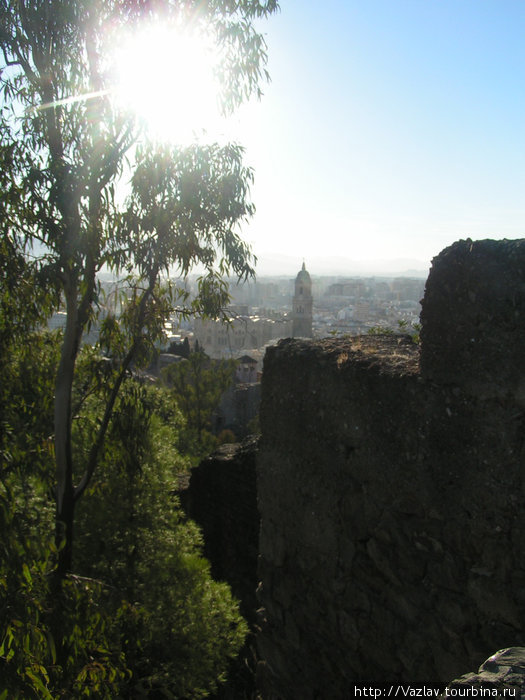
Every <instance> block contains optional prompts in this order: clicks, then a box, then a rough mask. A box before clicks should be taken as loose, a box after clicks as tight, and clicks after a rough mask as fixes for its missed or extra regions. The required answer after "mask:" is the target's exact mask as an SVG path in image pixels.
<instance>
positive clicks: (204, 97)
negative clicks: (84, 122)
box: [113, 24, 224, 143]
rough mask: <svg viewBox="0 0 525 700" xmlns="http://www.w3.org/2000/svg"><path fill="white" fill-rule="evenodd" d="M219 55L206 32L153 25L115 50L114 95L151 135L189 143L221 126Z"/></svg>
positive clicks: (166, 139) (132, 35) (137, 33)
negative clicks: (192, 31)
mask: <svg viewBox="0 0 525 700" xmlns="http://www.w3.org/2000/svg"><path fill="white" fill-rule="evenodd" d="M219 60H220V56H219V54H218V50H217V47H216V46H215V45H214V43H213V41H212V40H211V39H210V38H208V37H206V36H204V35H202V34H196V33H190V32H184V31H182V30H173V29H170V28H169V27H167V26H163V25H160V24H156V25H151V26H148V27H146V28H143V29H141V30H140V31H139V32H136V33H134V34H131V35H129V36H128V37H127V38H126V39H125V40H123V41H122V44H121V45H120V46H119V48H118V49H116V50H115V52H114V77H113V80H114V85H115V88H114V96H115V98H116V100H117V101H118V103H119V104H120V105H121V106H122V107H124V108H125V109H128V110H132V111H133V112H134V113H135V114H136V115H137V116H138V117H139V119H140V120H141V121H142V122H143V123H144V125H145V127H146V129H147V130H148V132H149V134H150V135H151V136H152V137H153V138H156V139H159V140H162V141H172V142H180V143H185V142H188V141H191V140H194V139H195V138H196V136H197V135H199V134H202V133H203V132H206V133H208V132H215V131H217V130H220V125H221V123H222V121H223V120H224V119H223V117H222V115H221V112H220V107H219V94H220V85H219V82H218V79H217V78H216V76H215V72H216V68H217V66H218V64H219Z"/></svg>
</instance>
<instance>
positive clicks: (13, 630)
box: [0, 486, 140, 700]
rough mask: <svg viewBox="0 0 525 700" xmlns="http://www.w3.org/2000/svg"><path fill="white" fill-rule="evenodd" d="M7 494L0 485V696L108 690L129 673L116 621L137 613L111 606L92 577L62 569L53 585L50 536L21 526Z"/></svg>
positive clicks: (109, 693) (16, 505) (106, 693)
mask: <svg viewBox="0 0 525 700" xmlns="http://www.w3.org/2000/svg"><path fill="white" fill-rule="evenodd" d="M12 495H13V494H12V493H9V490H8V489H6V488H5V487H4V486H0V527H1V529H2V547H1V556H0V599H1V600H2V604H1V606H0V679H1V681H0V698H2V700H4V699H5V700H11V699H16V698H20V700H27V699H28V698H49V699H51V698H59V697H64V694H65V695H67V696H68V697H93V696H96V697H99V698H108V700H109V699H110V698H114V697H116V696H117V695H118V692H119V688H120V687H121V685H122V683H123V681H124V680H125V679H127V678H129V675H130V672H129V670H128V669H127V668H126V664H125V657H124V654H123V652H122V650H121V649H120V634H121V633H120V630H119V627H120V625H121V624H123V622H124V620H125V621H126V624H127V625H128V626H129V624H130V622H131V621H132V620H134V619H135V618H137V617H138V616H140V613H139V612H138V611H136V610H135V611H134V610H132V609H131V607H130V606H129V605H126V604H122V605H120V606H119V605H116V606H114V605H113V603H112V601H111V599H110V598H109V597H108V595H107V587H105V586H103V585H102V584H101V583H99V582H97V581H92V580H88V579H81V578H79V577H76V576H69V577H68V578H67V579H66V580H64V581H63V582H62V584H61V585H60V588H59V589H57V588H56V587H54V586H53V581H54V580H55V579H54V578H53V575H52V574H53V571H54V568H55V566H56V560H57V557H56V555H57V552H56V548H55V544H54V541H53V540H52V539H50V538H49V537H48V540H47V541H46V540H42V539H41V538H38V537H35V536H34V533H30V534H28V533H27V530H26V527H25V526H27V523H24V520H25V518H26V514H25V513H24V510H23V508H21V505H22V504H21V503H20V502H19V501H17V500H16V499H15V500H14V499H13V498H12ZM34 500H35V504H34V505H35V506H36V505H38V502H40V503H42V498H39V497H35V499H34ZM44 505H45V504H44ZM31 535H32V536H31ZM57 597H60V598H61V599H62V605H61V607H60V610H61V612H60V618H57V617H56V615H55V614H54V611H55V609H56V608H55V601H56V598H57Z"/></svg>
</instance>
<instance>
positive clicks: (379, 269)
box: [256, 253, 430, 279]
mask: <svg viewBox="0 0 525 700" xmlns="http://www.w3.org/2000/svg"><path fill="white" fill-rule="evenodd" d="M304 262H305V263H306V268H307V269H308V271H309V272H310V274H312V275H314V276H315V275H358V276H377V277H417V278H421V279H426V278H427V277H428V271H429V269H430V262H425V261H423V260H415V259H411V258H397V259H393V260H392V259H391V260H385V259H378V260H352V259H350V258H341V257H337V256H322V257H315V258H305V259H304ZM302 264H303V258H301V257H300V256H293V255H281V254H280V253H265V254H262V255H260V256H259V257H258V260H257V267H256V271H257V274H258V275H260V276H263V275H265V276H273V275H275V276H284V275H289V276H291V277H293V276H295V274H296V272H297V271H298V270H300V269H301V265H302Z"/></svg>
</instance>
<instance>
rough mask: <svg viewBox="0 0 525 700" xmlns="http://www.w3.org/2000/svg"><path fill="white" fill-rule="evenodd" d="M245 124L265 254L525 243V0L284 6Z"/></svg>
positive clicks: (269, 24)
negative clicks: (262, 86)
mask: <svg viewBox="0 0 525 700" xmlns="http://www.w3.org/2000/svg"><path fill="white" fill-rule="evenodd" d="M261 26H262V29H263V31H264V33H265V34H266V37H267V41H268V45H269V57H270V62H269V69H270V73H271V76H272V82H271V84H270V85H269V86H267V88H266V90H265V96H264V98H263V100H262V102H261V103H259V104H257V105H250V106H248V107H247V108H245V109H244V110H243V111H242V112H241V113H240V114H239V117H238V120H239V124H240V125H241V127H242V128H241V140H242V141H243V142H244V143H245V144H246V146H247V161H248V162H249V163H250V164H251V165H253V166H254V167H255V170H256V185H255V187H254V190H253V197H254V200H255V203H256V205H257V215H256V217H255V219H254V221H253V222H252V223H251V224H250V225H249V226H248V227H247V228H246V229H245V230H244V237H245V238H246V239H248V240H249V241H250V242H251V243H252V244H253V246H254V249H255V252H256V253H257V254H258V255H259V257H260V259H261V269H262V270H263V271H264V269H265V265H264V261H265V258H266V257H267V256H268V255H269V254H273V253H279V254H282V255H287V256H295V257H296V258H297V260H298V262H299V263H300V262H301V261H302V259H303V258H305V259H306V262H307V266H308V268H309V269H310V270H311V271H312V272H315V267H316V262H315V261H316V260H317V259H320V258H323V257H335V258H341V257H346V258H350V259H354V260H376V259H394V258H410V259H418V260H420V261H421V262H422V263H423V266H424V265H428V264H429V263H430V260H431V258H432V257H433V256H434V255H437V253H439V252H440V251H441V250H442V249H443V248H444V247H446V246H447V245H449V244H450V243H452V242H454V241H455V240H458V239H460V238H467V237H470V238H474V239H476V238H487V237H490V238H521V237H525V225H524V224H525V1H524V0H316V1H314V0H281V12H280V13H279V14H278V15H276V16H274V17H272V18H271V19H270V20H267V21H265V22H264V24H263V25H261Z"/></svg>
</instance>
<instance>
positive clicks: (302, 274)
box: [295, 263, 312, 284]
mask: <svg viewBox="0 0 525 700" xmlns="http://www.w3.org/2000/svg"><path fill="white" fill-rule="evenodd" d="M295 281H296V282H303V284H304V283H305V282H306V283H308V284H311V283H312V280H311V279H310V273H309V272H308V270H307V269H306V266H305V264H304V263H303V266H302V268H301V269H300V270H299V272H298V273H297V277H296V279H295Z"/></svg>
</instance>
